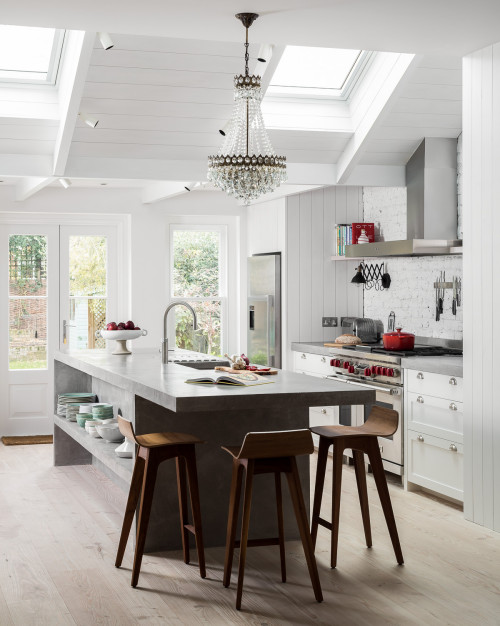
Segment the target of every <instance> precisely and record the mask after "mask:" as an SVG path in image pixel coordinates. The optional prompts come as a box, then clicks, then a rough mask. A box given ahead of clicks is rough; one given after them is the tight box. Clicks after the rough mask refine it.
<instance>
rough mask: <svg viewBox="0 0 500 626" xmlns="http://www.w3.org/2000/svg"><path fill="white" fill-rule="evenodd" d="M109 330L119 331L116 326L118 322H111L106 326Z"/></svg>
mask: <svg viewBox="0 0 500 626" xmlns="http://www.w3.org/2000/svg"><path fill="white" fill-rule="evenodd" d="M106 328H107V330H118V326H117V325H116V322H110V323H109V324H108V325H107V326H106Z"/></svg>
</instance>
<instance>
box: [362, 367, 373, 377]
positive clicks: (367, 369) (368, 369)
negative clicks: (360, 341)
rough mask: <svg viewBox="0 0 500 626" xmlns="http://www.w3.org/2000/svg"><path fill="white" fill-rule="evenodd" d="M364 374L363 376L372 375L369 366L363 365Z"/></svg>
mask: <svg viewBox="0 0 500 626" xmlns="http://www.w3.org/2000/svg"><path fill="white" fill-rule="evenodd" d="M364 374H365V376H371V375H372V368H371V367H365V371H364Z"/></svg>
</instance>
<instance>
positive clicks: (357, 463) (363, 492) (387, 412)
mask: <svg viewBox="0 0 500 626" xmlns="http://www.w3.org/2000/svg"><path fill="white" fill-rule="evenodd" d="M398 419H399V416H398V413H397V412H396V411H393V410H392V409H384V408H382V407H379V406H374V407H373V408H372V410H371V413H370V415H369V417H368V419H367V420H366V422H365V423H364V424H363V425H362V426H314V427H312V428H311V431H312V432H313V433H315V434H316V435H319V449H318V466H317V470H316V486H315V489H314V504H313V513H312V523H311V535H312V540H313V545H316V537H317V534H318V525H321V526H324V527H325V528H328V529H329V530H331V531H332V543H331V567H336V566H337V549H338V536H339V514H340V494H341V486H342V459H343V453H344V450H345V449H346V448H347V449H351V450H352V451H353V458H354V469H355V473H356V483H357V486H358V495H359V502H360V505H361V515H362V518H363V527H364V532H365V539H366V545H367V547H368V548H371V546H372V535H371V526H370V512H369V508H368V491H367V488H366V473H365V464H364V454H367V455H368V459H369V462H370V465H371V468H372V472H373V477H374V479H375V484H376V485H377V490H378V494H379V497H380V502H381V504H382V509H383V511H384V516H385V520H386V522H387V527H388V529H389V534H390V537H391V541H392V545H393V548H394V552H395V554H396V560H397V562H398V563H399V564H400V565H402V564H403V562H404V561H403V553H402V551H401V545H400V543H399V536H398V531H397V528H396V520H395V519H394V512H393V510H392V505H391V498H390V495H389V489H388V488H387V480H386V477H385V473H384V467H383V464H382V457H381V454H380V448H379V444H378V441H377V437H390V436H391V435H393V434H394V433H395V432H396V430H397V428H398ZM332 444H333V480H332V483H333V488H332V521H331V523H330V522H328V521H326V520H324V519H322V518H321V517H320V510H321V499H322V495H323V487H324V483H325V472H326V462H327V458H328V449H329V447H330V446H331V445H332Z"/></svg>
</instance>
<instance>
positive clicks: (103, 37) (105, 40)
mask: <svg viewBox="0 0 500 626" xmlns="http://www.w3.org/2000/svg"><path fill="white" fill-rule="evenodd" d="M97 36H98V37H99V41H100V42H101V46H102V47H103V48H104V50H110V49H111V48H112V47H113V46H114V45H115V44H114V43H113V40H112V39H111V37H110V36H109V33H97Z"/></svg>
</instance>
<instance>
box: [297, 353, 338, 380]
mask: <svg viewBox="0 0 500 626" xmlns="http://www.w3.org/2000/svg"><path fill="white" fill-rule="evenodd" d="M293 369H294V371H296V372H306V373H311V374H321V375H323V376H326V375H327V374H330V373H331V370H332V368H331V366H330V357H329V356H323V355H321V354H310V353H309V352H294V353H293Z"/></svg>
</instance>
